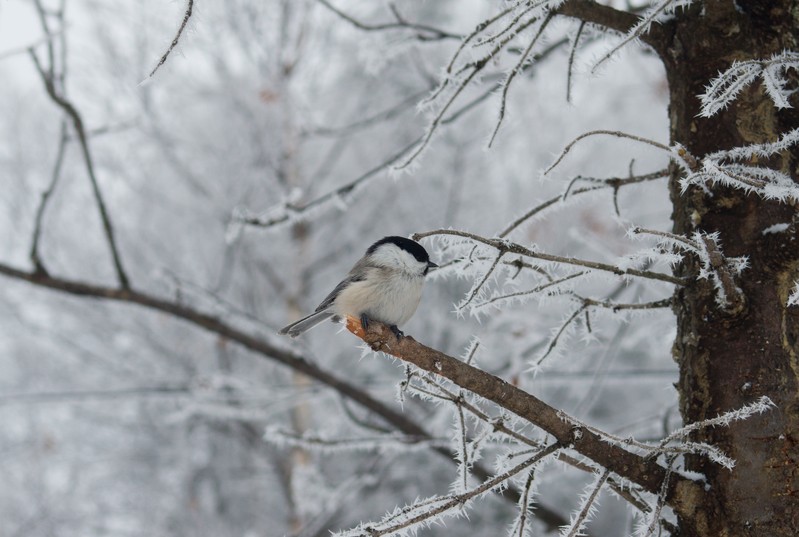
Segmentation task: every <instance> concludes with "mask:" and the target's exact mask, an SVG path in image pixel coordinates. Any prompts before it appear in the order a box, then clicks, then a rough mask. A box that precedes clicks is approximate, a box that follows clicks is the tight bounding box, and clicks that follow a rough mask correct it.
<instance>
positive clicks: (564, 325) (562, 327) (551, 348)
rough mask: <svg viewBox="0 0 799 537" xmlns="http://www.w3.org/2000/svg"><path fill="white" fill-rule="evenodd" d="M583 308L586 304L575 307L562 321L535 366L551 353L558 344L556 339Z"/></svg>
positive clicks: (558, 338)
mask: <svg viewBox="0 0 799 537" xmlns="http://www.w3.org/2000/svg"><path fill="white" fill-rule="evenodd" d="M585 308H586V306H581V307H579V308H577V309H576V310H575V311H574V313H572V314H571V315H570V316H569V318H568V319H566V321H564V323H563V324H562V325H561V327H560V330H558V332H557V334H555V337H554V338H552V340H551V341H550V342H549V345H548V346H547V350H546V351H545V352H544V354H543V355H542V356H541V358H539V359H538V360H536V362H535V367H539V366H540V365H541V364H542V363H543V362H544V360H546V359H547V356H549V355H550V354H551V353H552V351H553V350H554V349H555V346H556V345H557V344H558V341H559V340H560V337H561V336H562V335H563V333H564V332H565V331H566V328H568V327H569V325H570V324H571V323H572V321H574V320H575V319H576V318H577V316H578V315H580V313H582V312H583V311H584V310H585Z"/></svg>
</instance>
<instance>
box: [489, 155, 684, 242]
mask: <svg viewBox="0 0 799 537" xmlns="http://www.w3.org/2000/svg"><path fill="white" fill-rule="evenodd" d="M668 175H669V171H668V169H663V170H659V171H656V172H653V173H648V174H645V175H638V176H634V177H625V178H617V177H611V178H605V179H595V178H593V177H582V176H578V177H576V178H575V179H574V180H573V181H572V182H576V181H578V180H581V181H589V182H594V183H601V184H600V185H597V186H590V187H583V188H578V189H577V190H575V191H574V192H571V193H570V192H569V190H567V191H566V192H565V193H564V194H559V195H557V196H555V197H554V198H550V199H548V200H547V201H545V202H543V203H541V204H539V205H537V206H536V207H533V208H532V209H530V210H529V211H528V212H526V213H525V214H523V215H522V216H520V217H519V218H517V219H516V220H514V221H513V222H512V223H511V224H510V225H508V227H506V228H505V229H504V230H503V231H502V232H501V233H500V234H499V235H498V237H500V238H504V237H507V236H508V235H509V234H510V233H511V232H512V231H513V230H514V229H516V228H517V227H519V226H520V225H522V224H523V223H524V222H525V221H527V220H529V219H530V218H532V217H533V216H535V215H536V214H538V213H540V212H541V211H543V210H545V209H548V208H549V207H551V206H553V205H555V204H556V203H557V202H559V201H563V200H564V196H566V195H567V194H569V195H570V196H576V195H578V194H586V193H588V192H594V191H596V190H600V189H603V188H608V187H612V188H615V189H618V188H620V187H622V186H626V185H631V184H634V183H642V182H645V181H653V180H655V179H661V178H663V177H668ZM570 184H571V183H570Z"/></svg>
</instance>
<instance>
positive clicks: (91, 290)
mask: <svg viewBox="0 0 799 537" xmlns="http://www.w3.org/2000/svg"><path fill="white" fill-rule="evenodd" d="M0 274H3V275H5V276H8V277H10V278H14V279H17V280H23V281H26V282H29V283H32V284H34V285H38V286H40V287H46V288H48V289H53V290H56V291H60V292H64V293H67V294H70V295H75V296H81V297H91V298H99V299H104V300H112V301H116V302H127V303H131V304H138V305H140V306H144V307H145V308H148V309H151V310H155V311H160V312H162V313H167V314H169V315H172V316H173V317H176V318H178V319H182V320H184V321H187V322H189V323H191V324H193V325H195V326H198V327H200V328H204V329H205V330H208V331H209V332H212V333H214V334H218V335H220V336H222V337H224V338H226V339H229V340H230V341H234V342H236V343H238V344H239V345H242V346H243V347H246V348H247V349H249V350H251V351H253V352H254V353H256V354H258V355H260V356H262V357H265V358H268V359H270V360H274V361H276V362H279V363H281V364H283V365H285V366H288V367H290V368H292V369H294V370H295V371H298V372H300V373H303V374H305V375H307V376H309V377H311V378H313V379H314V380H316V381H318V382H321V383H322V384H325V385H327V386H328V387H330V388H332V389H333V390H335V391H337V392H338V393H340V394H341V395H342V396H344V397H346V398H348V399H350V400H352V401H355V402H356V403H358V404H359V405H361V406H362V407H364V408H366V409H368V410H369V411H371V412H374V413H375V414H376V415H378V416H380V417H381V418H382V419H384V420H385V421H386V422H387V423H389V424H391V425H392V426H393V427H396V429H397V430H399V431H402V432H403V433H405V434H407V435H409V436H414V437H419V438H425V439H431V438H432V436H431V435H430V433H428V432H427V431H426V430H425V429H424V428H422V427H421V426H420V425H418V424H417V423H416V422H415V421H413V420H412V419H410V418H408V417H406V416H405V415H403V414H401V413H399V412H397V411H395V410H393V409H392V408H390V407H388V406H386V405H385V404H383V403H382V402H381V401H379V400H377V399H374V398H373V397H372V396H371V395H369V394H368V393H367V392H365V391H363V390H362V389H360V388H359V387H357V386H355V385H353V384H350V383H348V382H347V381H345V380H342V379H340V378H338V377H336V376H335V375H333V374H331V373H328V372H327V371H325V370H323V369H321V368H319V367H318V366H316V365H315V364H313V363H311V362H308V361H307V360H306V359H305V358H304V357H303V356H301V355H300V354H298V353H296V352H293V351H292V350H289V349H286V348H281V347H279V346H277V345H273V344H271V343H269V342H268V341H265V340H262V339H259V338H257V337H254V336H251V335H248V334H246V333H244V332H242V331H241V330H238V329H236V328H234V327H232V326H230V325H228V324H226V323H225V322H223V321H221V320H219V319H217V318H216V317H213V316H211V315H206V314H204V313H201V312H199V311H196V310H194V309H192V308H189V307H187V306H183V305H181V304H176V303H173V302H169V301H168V300H164V299H162V298H159V297H156V296H152V295H148V294H146V293H142V292H138V291H135V290H133V289H129V288H112V287H102V286H97V285H92V284H88V283H83V282H77V281H73V280H65V279H62V278H54V277H52V276H50V275H48V274H46V273H43V272H25V271H22V270H19V269H15V268H13V267H10V266H8V265H4V264H2V263H0ZM434 451H436V452H438V453H440V454H441V455H443V456H445V457H446V458H447V460H449V461H451V462H452V461H453V460H454V459H453V456H452V452H451V451H450V450H449V449H448V448H445V447H436V448H434ZM472 472H473V473H474V474H475V475H476V476H478V477H479V478H481V479H486V478H487V477H488V476H489V475H490V473H489V472H488V471H487V470H486V469H484V468H482V467H481V466H479V465H475V466H474V468H473V470H472ZM504 497H505V498H507V499H508V500H509V501H511V502H514V503H515V502H517V501H518V500H519V494H518V492H516V491H515V490H513V489H508V490H506V491H505V492H504ZM536 508H537V510H538V512H539V518H540V519H541V520H542V521H543V522H544V523H545V524H547V526H548V527H549V528H551V529H556V528H558V527H559V526H562V525H564V524H566V523H567V521H566V520H565V519H564V518H563V517H562V516H561V515H560V514H558V513H557V512H555V511H553V510H551V509H548V508H546V507H544V506H542V505H540V504H539V505H537V507H536Z"/></svg>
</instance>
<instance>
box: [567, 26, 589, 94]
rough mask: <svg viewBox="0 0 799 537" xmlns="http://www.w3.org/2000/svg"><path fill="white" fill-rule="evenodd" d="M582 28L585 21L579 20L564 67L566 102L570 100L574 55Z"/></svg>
mask: <svg viewBox="0 0 799 537" xmlns="http://www.w3.org/2000/svg"><path fill="white" fill-rule="evenodd" d="M583 28H585V21H584V20H581V21H580V26H578V27H577V33H576V34H575V36H574V41H572V46H571V50H570V51H569V62H568V64H567V67H566V102H567V103H571V102H572V74H573V73H574V56H575V55H576V54H577V45H578V44H579V43H580V37H581V36H582V35H583Z"/></svg>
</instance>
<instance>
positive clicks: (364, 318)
mask: <svg viewBox="0 0 799 537" xmlns="http://www.w3.org/2000/svg"><path fill="white" fill-rule="evenodd" d="M361 328H363V331H364V332H366V331H368V330H369V317H367V316H366V314H365V313H361Z"/></svg>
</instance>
